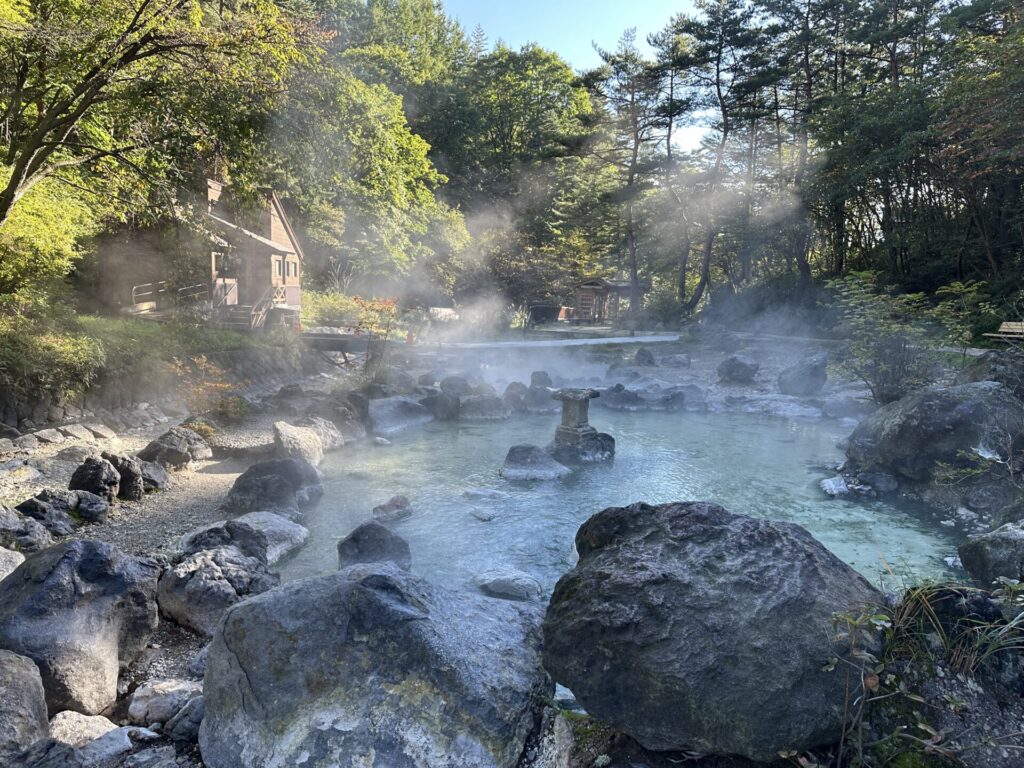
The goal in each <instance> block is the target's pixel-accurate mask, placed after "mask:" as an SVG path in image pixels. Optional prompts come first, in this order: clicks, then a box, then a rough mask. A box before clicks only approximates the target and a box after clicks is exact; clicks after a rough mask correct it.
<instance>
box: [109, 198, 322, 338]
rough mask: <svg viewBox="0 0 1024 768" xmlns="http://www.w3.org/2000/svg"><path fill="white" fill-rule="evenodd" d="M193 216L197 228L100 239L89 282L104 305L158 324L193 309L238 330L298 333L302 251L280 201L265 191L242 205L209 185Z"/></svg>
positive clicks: (172, 227)
mask: <svg viewBox="0 0 1024 768" xmlns="http://www.w3.org/2000/svg"><path fill="white" fill-rule="evenodd" d="M185 210H187V209H184V208H183V209H181V210H180V211H179V216H181V215H182V214H184V212H185ZM192 210H194V211H195V212H196V219H195V220H194V226H181V225H180V224H174V225H172V224H166V225H162V226H159V227H154V228H149V229H143V230H124V231H122V232H119V233H117V234H114V235H110V236H107V237H104V238H102V239H101V240H99V241H98V242H97V244H96V250H97V254H98V256H99V258H98V261H97V269H96V270H95V271H96V274H95V275H92V276H91V277H90V279H91V281H92V282H93V283H94V284H95V286H96V293H97V296H98V302H97V303H99V304H101V305H102V306H105V307H114V306H119V307H121V308H122V311H125V312H128V313H130V314H133V315H137V316H139V317H146V318H149V319H154V320H163V319H169V318H171V317H173V316H175V315H176V314H178V313H179V312H182V311H185V310H187V311H189V312H190V313H192V314H193V316H194V315H195V314H196V313H197V312H198V313H199V314H200V315H202V316H206V317H209V319H210V321H211V322H213V323H216V324H220V325H225V326H228V327H233V328H236V329H238V330H249V331H254V330H258V329H260V328H263V327H265V326H267V325H289V326H294V327H298V325H299V315H300V310H301V307H302V270H303V255H302V247H301V246H300V245H299V240H298V238H297V237H296V235H295V231H294V230H293V229H292V226H291V223H290V222H289V221H288V214H287V213H285V210H284V206H283V205H282V204H281V200H280V199H279V198H278V196H277V194H276V193H275V192H274V191H273V190H272V189H264V190H261V191H260V194H259V198H258V201H257V203H256V204H255V205H253V204H249V203H247V204H245V205H242V204H240V203H237V202H236V201H235V200H234V199H232V196H231V194H230V191H229V190H228V188H226V187H225V185H224V184H222V183H221V182H218V181H213V180H209V181H207V183H206V189H205V190H204V191H203V192H200V193H199V196H198V200H195V201H194V205H193V207H192ZM183 265H185V267H186V268H185V269H183V268H182V266H183ZM172 275H173V279H172ZM129 297H130V304H128V306H125V303H126V301H128V300H129Z"/></svg>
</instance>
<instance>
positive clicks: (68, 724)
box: [50, 710, 117, 747]
mask: <svg viewBox="0 0 1024 768" xmlns="http://www.w3.org/2000/svg"><path fill="white" fill-rule="evenodd" d="M113 730H117V725H116V724H115V723H112V722H110V720H108V719H107V718H105V717H103V715H83V714H81V713H80V712H72V711H71V710H67V711H64V712H58V713H57V714H56V715H54V716H53V717H52V718H51V719H50V738H52V739H54V740H55V741H59V742H61V743H62V744H67V745H69V746H72V747H84V746H85V745H86V744H88V743H89V742H90V741H94V740H95V739H98V738H99V737H100V736H102V735H104V734H106V733H110V731H113Z"/></svg>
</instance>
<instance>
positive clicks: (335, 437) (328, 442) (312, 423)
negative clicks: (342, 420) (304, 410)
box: [296, 416, 345, 453]
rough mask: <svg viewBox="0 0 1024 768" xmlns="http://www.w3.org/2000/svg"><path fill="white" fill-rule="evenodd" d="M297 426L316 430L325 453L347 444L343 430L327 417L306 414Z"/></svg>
mask: <svg viewBox="0 0 1024 768" xmlns="http://www.w3.org/2000/svg"><path fill="white" fill-rule="evenodd" d="M296 426H299V427H302V428H303V429H311V430H313V431H314V432H316V434H317V437H319V438H320V445H321V447H322V448H323V450H324V453H328V452H329V451H336V450H338V449H339V448H341V447H343V446H344V445H345V436H344V435H342V433H341V430H339V429H338V428H337V427H336V426H335V425H334V424H333V423H332V422H331V421H328V420H327V419H323V418H320V417H319V416H306V417H305V418H302V419H300V420H299V421H298V423H297V425H296Z"/></svg>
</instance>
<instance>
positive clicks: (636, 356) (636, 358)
mask: <svg viewBox="0 0 1024 768" xmlns="http://www.w3.org/2000/svg"><path fill="white" fill-rule="evenodd" d="M657 364H658V361H657V360H655V359H654V353H653V352H651V350H649V349H648V348H647V347H639V348H638V349H637V350H636V352H634V353H633V365H639V366H641V367H650V366H655V365H657Z"/></svg>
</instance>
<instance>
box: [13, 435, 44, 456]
mask: <svg viewBox="0 0 1024 768" xmlns="http://www.w3.org/2000/svg"><path fill="white" fill-rule="evenodd" d="M11 442H12V443H14V447H15V448H17V449H19V450H22V451H28V452H30V453H31V452H32V451H35V450H37V449H38V448H39V440H38V439H37V438H36V436H35V435H22V436H21V437H16V438H14V439H13V440H11Z"/></svg>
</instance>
